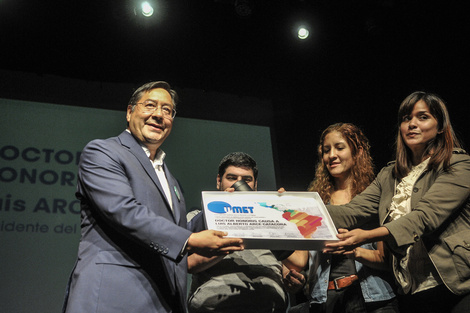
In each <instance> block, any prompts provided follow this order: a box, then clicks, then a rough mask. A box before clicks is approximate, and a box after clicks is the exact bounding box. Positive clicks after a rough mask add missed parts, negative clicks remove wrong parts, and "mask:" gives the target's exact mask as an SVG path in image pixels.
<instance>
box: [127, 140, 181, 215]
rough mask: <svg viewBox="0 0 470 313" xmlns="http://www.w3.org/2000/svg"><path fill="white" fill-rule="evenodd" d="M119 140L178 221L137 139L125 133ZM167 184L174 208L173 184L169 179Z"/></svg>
mask: <svg viewBox="0 0 470 313" xmlns="http://www.w3.org/2000/svg"><path fill="white" fill-rule="evenodd" d="M119 139H120V141H121V144H122V145H123V146H124V147H127V148H128V149H129V152H130V153H132V154H133V155H134V156H135V157H136V158H137V160H138V161H139V163H140V164H141V165H142V167H143V168H144V170H145V171H146V172H147V175H149V177H150V179H152V181H153V182H154V184H155V185H156V186H157V189H158V191H159V192H160V194H161V196H162V198H163V199H164V201H165V203H166V206H167V209H168V210H169V211H170V213H171V214H172V216H173V218H174V219H175V221H178V220H179V213H178V217H176V216H175V214H174V213H173V211H172V210H171V206H170V203H169V202H168V200H167V198H166V195H165V192H164V191H163V187H162V185H161V184H160V180H159V179H158V176H157V173H155V169H154V168H153V166H152V163H151V162H150V160H149V158H148V156H147V155H146V154H145V152H144V149H142V147H141V146H140V144H139V142H138V141H137V139H135V138H134V136H132V134H130V133H128V132H127V131H124V132H122V133H121V134H120V135H119ZM164 168H166V166H164ZM165 174H166V176H167V179H168V174H167V170H165ZM170 176H171V175H170ZM168 184H169V187H170V193H171V195H172V201H173V207H174V208H176V206H175V200H174V198H175V197H173V193H174V190H172V188H173V186H174V184H173V183H172V182H170V179H168ZM176 201H177V200H176ZM175 211H178V210H175Z"/></svg>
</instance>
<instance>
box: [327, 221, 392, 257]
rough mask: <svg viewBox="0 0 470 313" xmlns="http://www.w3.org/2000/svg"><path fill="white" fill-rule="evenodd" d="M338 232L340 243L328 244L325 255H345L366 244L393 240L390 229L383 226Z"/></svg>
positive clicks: (340, 230)
mask: <svg viewBox="0 0 470 313" xmlns="http://www.w3.org/2000/svg"><path fill="white" fill-rule="evenodd" d="M338 232H339V233H338V235H336V236H337V237H338V239H340V241H338V242H333V243H328V244H326V246H325V248H324V249H323V253H332V254H344V253H345V252H346V251H350V250H353V249H354V248H357V247H359V246H361V245H362V244H364V243H368V242H377V241H384V240H388V239H390V238H393V237H392V236H391V235H390V232H389V231H388V229H387V228H386V227H383V226H381V227H378V228H375V229H371V230H363V229H360V228H356V229H353V230H351V231H347V230H346V229H339V230H338Z"/></svg>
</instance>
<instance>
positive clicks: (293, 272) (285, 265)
mask: <svg viewBox="0 0 470 313" xmlns="http://www.w3.org/2000/svg"><path fill="white" fill-rule="evenodd" d="M307 263H308V251H305V250H295V251H294V253H292V254H291V255H290V256H289V257H288V258H287V259H285V260H283V261H282V277H283V282H284V286H285V287H286V289H287V291H288V292H290V293H297V292H298V291H299V290H301V289H302V288H303V286H304V285H305V281H306V279H305V276H304V275H303V274H302V273H300V271H302V270H303V269H304V268H305V267H306V266H307Z"/></svg>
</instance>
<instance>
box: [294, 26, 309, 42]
mask: <svg viewBox="0 0 470 313" xmlns="http://www.w3.org/2000/svg"><path fill="white" fill-rule="evenodd" d="M309 34H310V32H309V31H308V29H307V28H305V27H300V28H299V30H298V31H297V37H299V39H301V40H305V39H307V38H308V35H309Z"/></svg>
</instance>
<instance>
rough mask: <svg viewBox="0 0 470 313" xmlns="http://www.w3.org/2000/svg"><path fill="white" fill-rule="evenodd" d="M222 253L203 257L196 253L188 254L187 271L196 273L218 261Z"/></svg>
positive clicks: (222, 256)
mask: <svg viewBox="0 0 470 313" xmlns="http://www.w3.org/2000/svg"><path fill="white" fill-rule="evenodd" d="M223 258H224V255H219V256H213V257H205V256H202V255H199V254H197V253H193V254H190V255H188V273H189V274H196V273H199V272H202V271H205V270H206V269H208V268H210V267H212V266H214V265H215V264H217V263H219V262H220V261H221V260H222V259H223Z"/></svg>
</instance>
